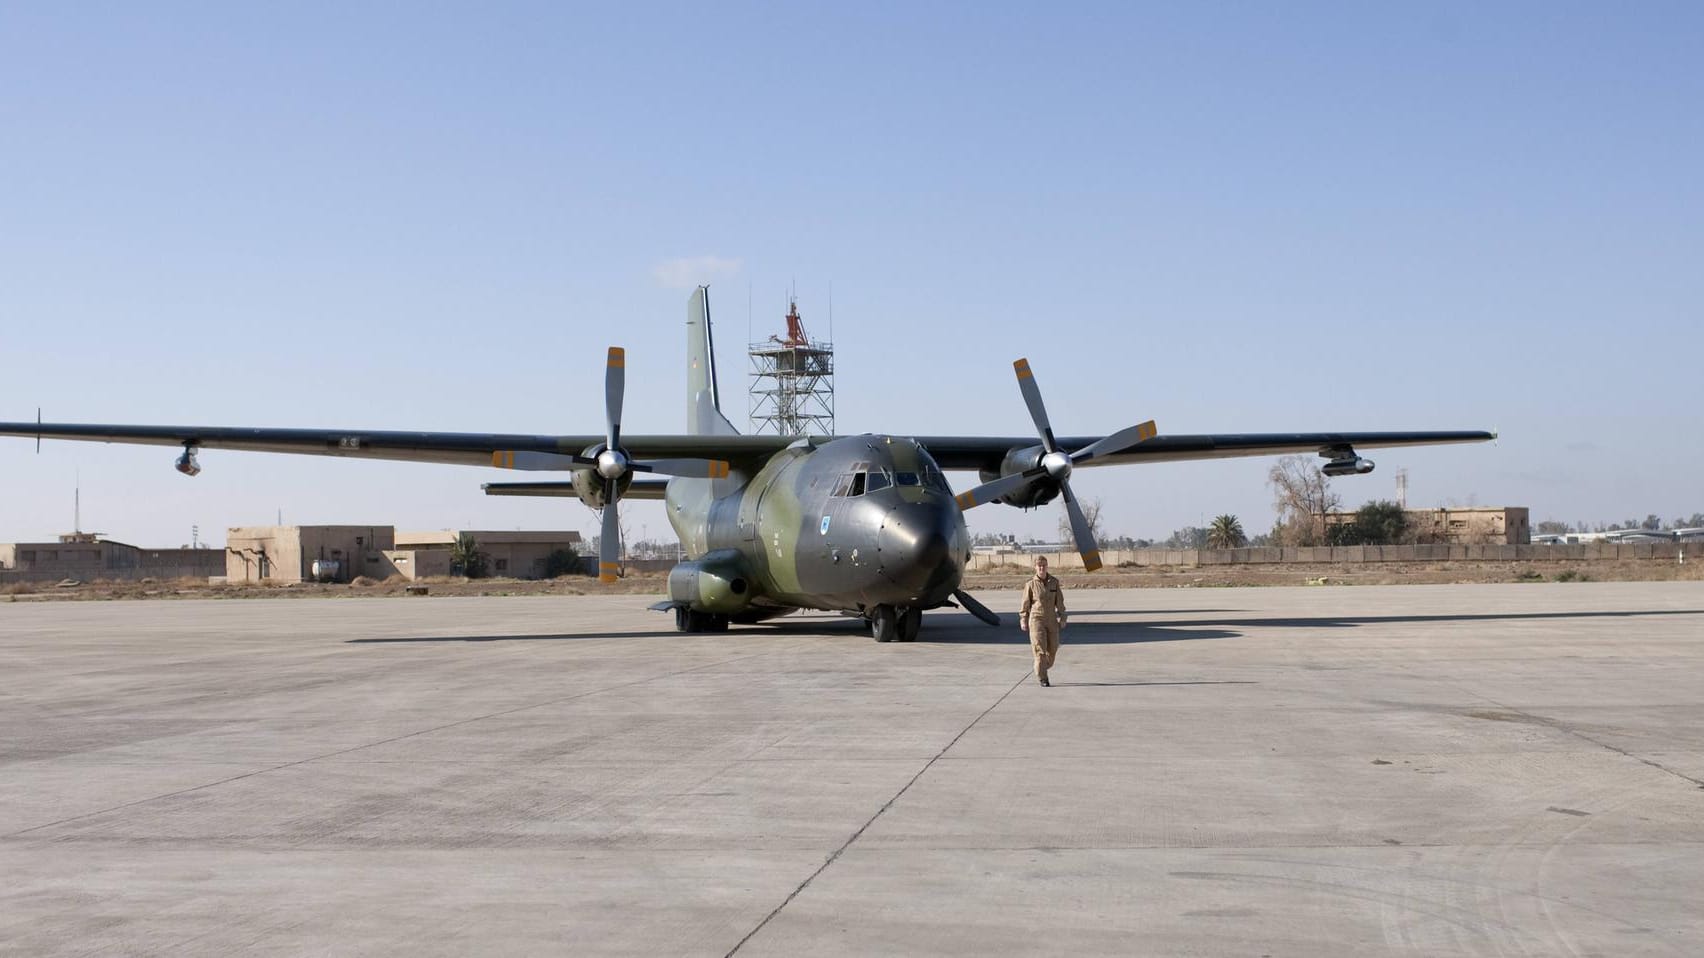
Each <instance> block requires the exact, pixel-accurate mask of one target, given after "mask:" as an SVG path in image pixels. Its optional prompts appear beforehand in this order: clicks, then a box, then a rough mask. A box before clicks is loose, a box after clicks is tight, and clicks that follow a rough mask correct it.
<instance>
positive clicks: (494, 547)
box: [224, 526, 584, 582]
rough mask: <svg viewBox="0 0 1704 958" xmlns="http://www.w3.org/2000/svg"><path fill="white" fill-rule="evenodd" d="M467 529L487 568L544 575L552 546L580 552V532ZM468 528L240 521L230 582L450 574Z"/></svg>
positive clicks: (229, 558) (230, 554) (520, 575)
mask: <svg viewBox="0 0 1704 958" xmlns="http://www.w3.org/2000/svg"><path fill="white" fill-rule="evenodd" d="M466 534H467V535H471V536H473V539H474V542H475V543H477V544H478V548H479V551H480V552H483V553H484V554H485V557H486V572H487V574H489V575H492V576H496V577H507V578H514V579H541V578H543V577H544V574H545V570H546V568H547V567H548V564H549V561H550V555H551V553H554V552H557V551H558V550H566V551H568V552H577V551H578V548H579V545H580V534H579V533H578V532H572V531H544V532H499V531H495V530H491V531H478V530H474V531H470V532H467V533H466ZM461 535H463V532H462V531H460V530H443V531H436V532H397V531H396V529H395V528H394V527H392V526H253V527H245V528H236V529H230V530H228V531H227V532H226V550H225V565H224V572H225V576H226V578H227V579H229V581H231V582H262V581H270V582H310V581H315V580H316V579H318V580H320V581H327V582H350V581H353V580H354V579H356V578H357V577H360V576H366V577H367V578H369V579H377V580H379V581H381V582H382V581H384V580H385V579H389V578H391V577H392V576H402V577H403V578H405V579H410V580H414V579H424V578H427V577H429V576H447V575H450V574H452V571H453V570H452V568H451V564H450V547H451V546H453V545H454V544H455V541H456V539H457V537H458V536H461ZM316 563H317V564H318V569H317V570H316V568H315V565H316ZM316 571H317V575H316ZM581 571H584V570H581Z"/></svg>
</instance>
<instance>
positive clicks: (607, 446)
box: [572, 346, 728, 582]
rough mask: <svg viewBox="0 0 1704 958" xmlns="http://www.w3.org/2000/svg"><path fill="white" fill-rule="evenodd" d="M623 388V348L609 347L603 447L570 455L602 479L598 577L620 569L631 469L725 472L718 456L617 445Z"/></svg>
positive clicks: (609, 578)
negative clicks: (673, 454)
mask: <svg viewBox="0 0 1704 958" xmlns="http://www.w3.org/2000/svg"><path fill="white" fill-rule="evenodd" d="M626 392H627V350H625V349H622V348H621V347H620V346H611V347H610V348H609V362H608V363H607V364H606V365H605V367H604V422H605V430H604V438H605V441H604V447H603V448H602V449H600V450H598V452H597V455H595V456H591V457H587V456H574V457H572V458H573V460H574V462H575V464H577V465H585V466H591V467H592V468H593V469H596V470H597V473H598V475H600V476H602V477H603V481H604V487H603V489H604V495H603V500H604V507H603V532H602V537H601V538H600V539H599V540H598V581H600V582H614V581H615V580H616V577H617V574H618V573H619V571H620V569H621V565H620V563H619V561H618V559H619V558H620V549H621V512H620V507H619V505H618V503H619V502H620V500H621V480H622V479H624V478H626V477H627V476H628V475H630V474H632V473H635V472H650V473H656V474H658V475H664V476H681V477H684V478H689V479H720V478H722V477H723V476H726V475H727V474H728V464H727V462H725V461H723V460H721V459H651V460H645V461H640V460H636V459H634V458H633V457H632V456H629V455H628V454H627V450H625V449H623V448H621V406H622V399H623V396H624V395H625V393H626Z"/></svg>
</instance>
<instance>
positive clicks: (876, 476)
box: [864, 469, 893, 492]
mask: <svg viewBox="0 0 1704 958" xmlns="http://www.w3.org/2000/svg"><path fill="white" fill-rule="evenodd" d="M891 485H893V480H892V479H891V478H889V476H888V474H887V470H885V469H873V470H871V471H870V481H869V482H868V483H866V484H865V485H864V491H865V492H875V491H876V490H877V489H886V488H887V487H888V486H891Z"/></svg>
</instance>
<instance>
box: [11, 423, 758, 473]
mask: <svg viewBox="0 0 1704 958" xmlns="http://www.w3.org/2000/svg"><path fill="white" fill-rule="evenodd" d="M0 436H23V437H25V438H30V437H35V438H40V439H74V440H83V441H87V442H122V443H138V444H141V445H150V446H194V447H196V448H198V449H237V450H242V451H245V452H287V453H296V454H300V455H310V456H343V457H348V458H355V459H393V460H400V461H403V462H441V463H452V464H458V465H468V466H494V465H495V466H500V467H503V468H511V469H525V468H536V469H566V468H568V464H567V463H564V462H561V461H558V460H556V459H555V458H554V457H556V456H573V455H578V454H580V453H582V452H583V451H584V450H586V449H587V448H589V447H592V446H597V445H601V444H602V443H603V441H604V437H603V436H601V435H596V436H590V435H588V436H528V435H515V434H504V433H465V432H400V431H389V430H373V429H250V428H245V427H241V426H122V425H110V424H105V423H33V422H0ZM790 441H791V440H789V439H787V438H785V437H781V436H672V435H671V436H622V437H621V444H622V446H623V447H624V448H625V449H626V450H627V451H628V452H629V453H630V454H631V455H633V456H635V457H639V458H645V459H668V458H676V457H680V458H720V459H734V460H739V459H744V458H756V457H761V456H765V455H768V454H771V453H774V452H776V451H778V450H780V449H782V448H785V447H786V446H787V444H788V443H789V442H790ZM510 453H516V454H527V455H522V456H519V457H516V456H508V457H507V458H504V456H505V454H510ZM528 456H531V457H533V458H530V459H529V458H528Z"/></svg>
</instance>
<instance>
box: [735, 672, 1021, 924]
mask: <svg viewBox="0 0 1704 958" xmlns="http://www.w3.org/2000/svg"><path fill="white" fill-rule="evenodd" d="M1029 677H1030V676H1029V673H1027V672H1026V673H1025V674H1024V676H1023V678H1020V679H1018V680H1017V681H1016V682H1013V683H1012V687H1011V688H1009V689H1007V690H1006V691H1004V692H1002V693H1000V697H999V698H997V699H995V700H994V704H993V705H990V706H988V707H987V708H985V709H983V710H982V711H981V712H980V713H978V714H977V716H976V718H973V719H971V720H970V724H968V725H966V726H965V727H964V728H962V729H959V732H958V734H957V735H954V736H953V739H952V741H950V742H948V743H947V744H946V745H943V746H942V747H941V750H940V751H939V752H936V753H935V754H934V756H933V757H932V758H930V759H929V761H927V762H924V763H923V767H922V768H920V769H918V770H917V774H916V775H913V776H911V779H910V781H907V782H906V783H905V784H904V785H902V786H900V788H899V791H897V792H894V793H893V797H892V798H890V799H888V800H887V801H886V802H885V803H883V805H882V807H881V808H878V809H876V813H875V814H874V815H871V816H870V818H869V821H866V822H865V823H864V824H862V825H860V826H858V830H857V831H855V832H853V833H852V837H851V838H848V839H846V841H845V842H844V843H843V844H842V845H841V846H840V847H839V848H836V849H835V850H834V853H833V854H832V855H829V856H828V858H827V859H826V860H824V861H823V863H822V864H821V865H820V866H818V867H817V870H816V871H814V872H811V873H810V874H809V875H807V876H805V880H804V881H802V882H800V883H799V887H797V888H795V889H793V892H792V894H790V895H788V896H787V897H786V899H785V900H783V901H782V902H781V904H779V905H776V906H775V910H774V911H771V912H770V913H769V914H767V915H765V916H763V920H762V921H760V922H758V923H757V926H756V927H754V928H753V929H752V930H751V931H748V932H746V935H745V937H744V938H741V939H740V940H739V941H738V942H737V943H735V945H734V947H732V948H730V949H728V953H727V955H726V956H724V958H733V956H734V954H736V953H737V952H738V951H739V950H740V949H741V948H744V947H745V946H746V942H748V941H751V940H752V939H753V938H755V937H756V936H757V933H758V932H760V931H762V930H763V929H764V927H765V926H766V925H768V924H769V923H770V922H771V921H774V920H775V916H776V915H779V914H781V912H782V910H783V909H785V908H786V907H787V906H788V905H791V904H792V903H793V899H795V898H798V897H799V896H800V895H801V894H803V893H804V890H805V889H806V888H809V887H810V885H811V882H814V881H816V879H817V876H818V875H821V874H822V873H823V872H825V871H827V870H828V866H830V865H832V864H834V863H835V862H837V861H839V860H840V856H841V855H844V854H845V853H846V849H848V848H851V847H852V844H853V843H854V842H856V841H857V840H858V839H860V838H862V837H863V836H864V832H866V831H868V830H869V828H870V826H871V825H874V824H875V823H876V819H878V818H881V817H882V815H883V814H885V813H886V812H887V810H888V809H890V808H892V807H893V806H894V803H895V802H897V801H899V800H900V798H901V797H903V796H904V795H905V793H906V792H908V791H910V790H911V786H913V785H916V784H917V780H918V779H920V778H922V777H923V774H924V773H925V772H927V771H929V769H931V768H934V767H935V763H936V762H938V761H940V760H941V756H943V755H945V754H947V752H949V751H950V750H951V749H952V747H953V746H954V745H957V744H958V743H959V739H961V738H964V737H965V735H966V734H967V733H969V732H970V730H971V729H973V728H975V727H976V725H977V723H978V722H981V721H982V720H983V719H985V718H987V717H988V713H990V712H992V711H994V710H995V709H997V708H999V707H1000V703H1001V702H1004V701H1006V699H1007V697H1009V696H1010V695H1011V694H1012V693H1013V692H1016V691H1017V690H1018V686H1020V685H1022V684H1024V681H1025V680H1027V679H1028V678H1029Z"/></svg>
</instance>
